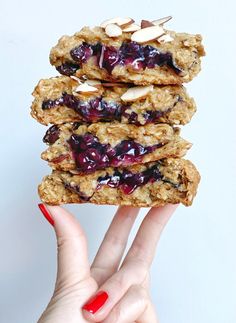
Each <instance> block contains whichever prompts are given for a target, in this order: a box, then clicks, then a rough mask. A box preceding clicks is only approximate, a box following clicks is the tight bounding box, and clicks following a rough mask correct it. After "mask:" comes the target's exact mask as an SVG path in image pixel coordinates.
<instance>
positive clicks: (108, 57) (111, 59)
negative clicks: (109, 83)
mask: <svg viewBox="0 0 236 323" xmlns="http://www.w3.org/2000/svg"><path fill="white" fill-rule="evenodd" d="M119 61H120V55H119V52H118V50H117V49H116V48H115V47H113V46H104V52H103V60H102V67H103V68H105V69H106V70H107V71H108V72H109V73H111V72H112V70H113V68H114V67H115V66H116V65H117V64H119Z"/></svg>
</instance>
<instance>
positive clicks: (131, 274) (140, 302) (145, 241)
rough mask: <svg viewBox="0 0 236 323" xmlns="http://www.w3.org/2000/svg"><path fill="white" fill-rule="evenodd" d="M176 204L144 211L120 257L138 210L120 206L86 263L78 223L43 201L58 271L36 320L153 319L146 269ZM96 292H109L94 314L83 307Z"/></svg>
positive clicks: (151, 322) (117, 322)
mask: <svg viewBox="0 0 236 323" xmlns="http://www.w3.org/2000/svg"><path fill="white" fill-rule="evenodd" d="M176 207H177V206H176V205H166V206H164V207H160V208H152V209H150V211H148V213H147V215H146V216H145V218H144V220H143V222H142V224H141V225H140V228H139V230H138V232H137V234H136V237H135V239H134V241H133V243H132V245H131V247H130V249H129V250H128V252H127V254H126V256H125V258H124V260H123V261H121V259H122V257H123V255H124V251H125V247H126V244H127V240H128V236H129V233H130V231H131V228H132V226H133V224H134V222H135V219H136V217H137V215H138V212H139V209H138V208H133V207H119V208H118V210H117V212H116V214H115V216H114V218H113V220H112V222H111V224H110V227H109V228H108V230H107V232H106V234H105V236H104V239H103V241H102V243H101V245H100V247H99V249H98V252H97V255H96V257H95V259H94V261H93V263H92V265H91V266H90V264H89V260H88V254H87V239H86V236H85V233H84V231H83V229H82V228H81V226H80V224H79V222H78V221H77V220H76V218H75V217H74V216H73V215H72V214H70V213H69V212H68V211H66V210H65V209H63V208H61V207H58V206H46V208H47V210H48V211H49V213H50V214H51V217H52V219H53V220H54V229H55V233H56V238H57V246H58V270H57V279H56V284H55V290H54V293H53V296H52V298H51V300H50V302H49V304H48V306H47V308H46V310H45V311H44V313H43V314H42V316H41V317H40V319H39V321H38V323H65V322H67V323H78V322H81V323H82V322H103V323H113V322H114V323H131V322H132V323H158V322H159V321H158V318H157V316H156V313H155V310H154V306H153V304H152V302H151V299H150V294H149V270H150V266H151V263H152V260H153V257H154V255H155V251H156V246H157V244H158V241H159V239H160V237H161V233H162V231H163V229H164V227H165V225H166V224H167V222H168V220H169V219H170V217H171V215H172V214H173V212H174V211H175V209H176ZM99 291H106V292H107V293H108V295H109V297H108V300H107V301H106V302H105V304H104V305H103V306H102V307H101V308H100V309H99V310H98V311H97V312H96V313H95V314H91V313H89V312H88V311H85V310H82V306H83V305H84V304H85V303H86V302H87V301H88V300H89V299H90V298H91V297H92V296H94V295H96V294H97V293H98V292H99Z"/></svg>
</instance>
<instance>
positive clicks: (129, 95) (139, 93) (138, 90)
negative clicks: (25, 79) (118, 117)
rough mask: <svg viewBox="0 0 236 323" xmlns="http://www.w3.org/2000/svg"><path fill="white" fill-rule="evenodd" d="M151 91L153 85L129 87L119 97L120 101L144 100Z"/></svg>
mask: <svg viewBox="0 0 236 323" xmlns="http://www.w3.org/2000/svg"><path fill="white" fill-rule="evenodd" d="M151 91H153V85H148V86H135V87H131V88H129V89H128V90H127V91H126V92H125V93H124V94H123V95H122V96H121V100H122V101H124V102H132V101H136V100H138V99H141V98H144V97H145V96H147V95H148V93H149V92H151Z"/></svg>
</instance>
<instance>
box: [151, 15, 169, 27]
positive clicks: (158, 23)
mask: <svg viewBox="0 0 236 323" xmlns="http://www.w3.org/2000/svg"><path fill="white" fill-rule="evenodd" d="M171 19H172V16H167V17H164V18H160V19H157V20H153V21H152V23H153V24H154V25H157V26H162V25H164V24H165V23H166V22H167V21H169V20H171Z"/></svg>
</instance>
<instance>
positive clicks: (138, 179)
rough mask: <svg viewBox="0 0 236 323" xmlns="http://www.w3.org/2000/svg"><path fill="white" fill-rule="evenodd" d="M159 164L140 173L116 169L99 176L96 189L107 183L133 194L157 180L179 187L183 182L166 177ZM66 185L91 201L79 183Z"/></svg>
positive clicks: (85, 199) (65, 184)
mask: <svg viewBox="0 0 236 323" xmlns="http://www.w3.org/2000/svg"><path fill="white" fill-rule="evenodd" d="M159 166H160V165H159V163H158V164H156V165H154V166H152V167H150V168H148V169H146V170H144V171H143V172H140V173H132V172H131V171H129V170H127V169H124V170H123V171H122V172H121V171H120V170H119V169H115V170H114V173H113V174H112V175H108V174H106V175H105V176H100V177H98V179H97V187H96V190H99V189H100V188H101V187H102V186H104V185H107V186H109V187H111V188H120V189H121V190H122V191H123V193H124V194H132V193H133V192H134V191H135V190H136V188H138V187H141V186H143V185H145V184H147V183H154V182H157V181H162V182H164V183H168V184H171V185H172V186H173V187H174V188H176V189H178V188H179V187H180V185H181V183H178V184H176V183H173V182H171V181H170V180H169V179H167V178H165V177H164V176H163V175H162V174H161V172H160V170H159ZM64 186H65V188H68V189H69V190H71V191H73V192H75V193H77V194H79V196H80V198H81V199H82V200H84V201H89V200H90V199H91V197H92V196H90V197H88V196H86V195H85V194H84V193H83V192H81V191H80V187H79V185H71V184H68V183H64Z"/></svg>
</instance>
